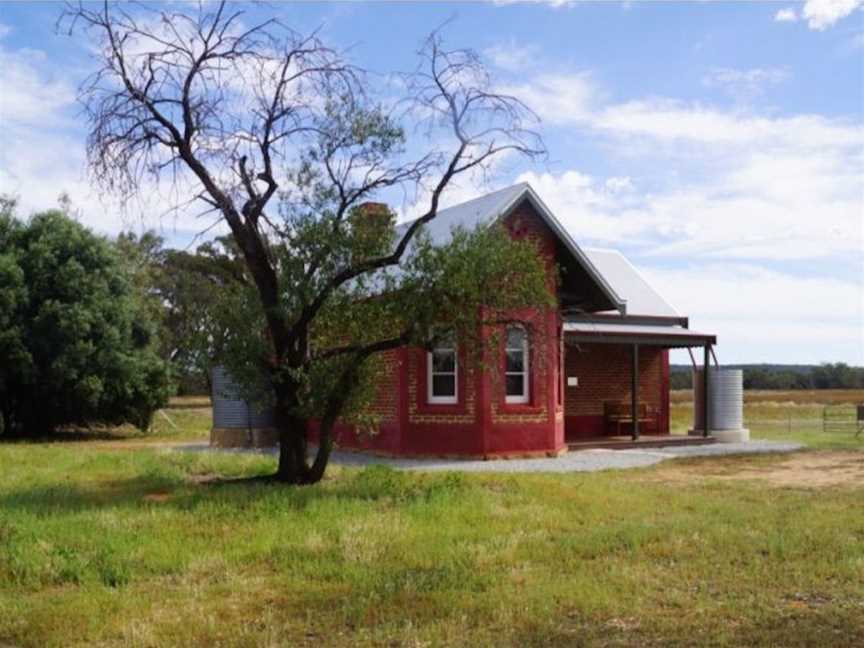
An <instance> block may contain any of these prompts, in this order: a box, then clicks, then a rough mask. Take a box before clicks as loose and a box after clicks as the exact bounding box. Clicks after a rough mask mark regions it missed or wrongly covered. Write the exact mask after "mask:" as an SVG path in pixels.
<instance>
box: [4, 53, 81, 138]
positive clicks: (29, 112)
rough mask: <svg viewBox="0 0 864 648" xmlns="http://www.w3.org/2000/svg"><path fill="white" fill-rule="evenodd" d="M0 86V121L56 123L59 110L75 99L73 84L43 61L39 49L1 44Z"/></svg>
mask: <svg viewBox="0 0 864 648" xmlns="http://www.w3.org/2000/svg"><path fill="white" fill-rule="evenodd" d="M0 89H2V92H0V121H2V122H3V123H5V124H8V123H10V122H17V123H30V124H40V125H46V124H47V125H51V124H55V125H56V122H57V121H58V120H60V119H62V118H63V116H62V114H61V110H62V109H63V108H64V107H66V106H68V105H70V104H71V103H72V102H73V101H74V100H75V91H74V89H73V88H72V86H71V85H70V84H69V83H68V81H67V80H66V79H65V78H63V76H62V75H58V74H55V73H54V72H53V71H52V70H51V69H50V66H48V65H46V56H45V53H44V52H42V51H40V50H33V49H26V48H24V49H19V50H15V51H9V50H7V49H5V48H2V47H0Z"/></svg>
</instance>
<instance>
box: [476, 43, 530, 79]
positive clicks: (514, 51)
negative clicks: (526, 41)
mask: <svg viewBox="0 0 864 648" xmlns="http://www.w3.org/2000/svg"><path fill="white" fill-rule="evenodd" d="M483 54H485V55H486V57H487V58H488V59H489V60H490V61H491V62H492V64H493V65H494V66H495V67H497V68H500V69H502V70H505V71H507V72H519V71H521V70H525V69H526V68H529V67H531V66H532V65H533V64H535V63H536V60H537V55H538V50H537V46H536V45H519V44H518V43H516V42H515V41H513V40H511V41H510V42H508V43H498V44H496V45H493V46H492V47H488V48H486V49H485V50H483Z"/></svg>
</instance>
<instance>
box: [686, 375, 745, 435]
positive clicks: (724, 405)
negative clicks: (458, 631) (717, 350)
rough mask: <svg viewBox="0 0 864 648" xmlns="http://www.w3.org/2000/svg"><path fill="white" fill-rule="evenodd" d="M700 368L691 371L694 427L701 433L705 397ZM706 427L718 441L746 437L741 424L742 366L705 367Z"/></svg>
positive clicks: (696, 432)
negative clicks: (706, 392) (740, 367)
mask: <svg viewBox="0 0 864 648" xmlns="http://www.w3.org/2000/svg"><path fill="white" fill-rule="evenodd" d="M703 371H704V370H703V369H694V371H693V429H692V430H691V434H696V435H701V434H702V431H703V430H702V424H703V421H704V419H703V412H704V411H705V398H704V396H703V389H704V383H703V380H702V377H703ZM708 430H709V434H710V435H711V436H713V437H715V438H716V439H717V440H718V441H721V442H740V441H748V440H749V438H750V432H749V430H747V429H746V428H745V427H744V372H743V371H742V370H741V369H723V368H720V367H709V369H708Z"/></svg>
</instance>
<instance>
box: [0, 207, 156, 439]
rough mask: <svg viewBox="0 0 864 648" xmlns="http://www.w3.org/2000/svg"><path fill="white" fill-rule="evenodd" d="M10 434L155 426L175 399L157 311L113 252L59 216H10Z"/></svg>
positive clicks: (6, 335)
mask: <svg viewBox="0 0 864 648" xmlns="http://www.w3.org/2000/svg"><path fill="white" fill-rule="evenodd" d="M0 305H2V307H0V418H2V421H3V423H2V427H3V431H4V433H15V434H24V435H35V434H41V433H45V432H48V431H51V430H53V429H56V428H57V427H59V426H64V425H70V424H75V425H82V424H89V423H97V422H104V423H122V422H130V423H133V424H134V425H136V426H138V427H140V428H142V429H143V428H146V427H147V426H148V425H149V422H150V417H151V415H152V413H153V411H155V410H156V409H157V408H159V407H161V406H163V405H164V404H165V403H166V402H167V398H168V396H169V394H170V391H171V381H170V372H169V370H168V366H167V365H166V363H164V362H162V361H161V360H160V359H159V357H158V356H157V355H156V353H155V350H154V341H153V334H154V327H153V324H152V322H151V319H150V316H149V312H148V308H147V305H146V304H144V303H143V302H142V300H141V299H140V298H139V295H138V294H137V293H136V291H135V289H134V287H133V284H132V279H131V276H130V274H129V273H128V272H127V271H126V269H125V268H124V265H123V263H122V262H121V259H120V257H119V256H118V254H117V252H116V251H115V250H114V248H113V247H112V246H111V244H110V243H109V242H107V241H105V240H104V239H102V238H99V237H97V236H95V235H93V234H92V233H90V232H89V231H87V230H86V229H85V228H84V227H82V226H81V225H80V224H78V223H77V222H75V221H74V220H72V219H70V218H69V217H68V216H66V215H65V214H64V213H62V212H59V211H48V212H43V213H40V214H36V215H35V216H33V217H32V218H31V219H30V220H29V221H28V222H27V223H22V222H20V221H18V220H16V219H15V217H14V215H13V213H12V210H11V209H5V210H4V211H3V213H2V214H0Z"/></svg>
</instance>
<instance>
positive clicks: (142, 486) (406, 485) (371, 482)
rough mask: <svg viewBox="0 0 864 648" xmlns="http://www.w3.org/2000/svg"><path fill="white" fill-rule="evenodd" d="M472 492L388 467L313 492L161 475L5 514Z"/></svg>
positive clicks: (9, 503) (115, 482)
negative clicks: (216, 502)
mask: <svg viewBox="0 0 864 648" xmlns="http://www.w3.org/2000/svg"><path fill="white" fill-rule="evenodd" d="M469 488H473V486H471V485H470V484H469V482H468V481H467V480H466V479H465V477H464V476H463V475H461V474H459V473H441V474H426V475H421V474H409V473H405V472H400V471H396V470H394V469H392V468H388V467H384V466H370V467H367V468H365V469H363V470H360V471H355V472H351V473H350V474H347V475H342V476H340V477H338V478H330V479H325V480H324V481H323V482H320V483H318V484H313V485H310V486H294V485H289V484H284V483H282V482H278V481H276V480H274V479H273V477H272V474H271V473H266V474H257V475H250V476H244V477H237V478H234V477H221V476H218V475H213V476H211V475H203V476H202V475H173V474H171V473H170V472H162V471H158V470H157V471H154V472H152V473H145V474H141V475H136V476H134V477H128V478H122V479H101V480H96V479H93V480H87V479H82V480H80V481H78V482H72V481H65V482H60V481H58V482H57V483H51V484H43V485H34V486H29V487H26V488H20V489H15V490H8V491H6V492H2V493H0V511H26V512H28V513H33V514H37V515H52V514H57V513H66V512H85V511H91V510H101V509H106V508H124V509H138V508H145V507H162V508H171V509H176V510H183V511H194V510H195V509H197V508H198V507H201V506H210V505H211V504H212V503H213V502H214V501H218V503H219V504H221V505H224V506H227V507H228V508H229V509H237V510H239V511H243V510H246V509H249V508H250V507H256V506H263V507H265V508H267V507H272V508H273V509H274V511H275V510H286V509H288V510H304V509H306V508H307V507H309V506H310V505H312V504H313V503H315V502H320V501H322V500H330V501H355V502H362V501H370V502H371V501H378V500H384V499H386V500H389V501H392V502H403V503H404V502H413V501H424V500H425V501H429V500H432V499H435V498H438V497H442V496H443V497H448V496H450V495H451V494H454V493H460V494H461V493H464V492H465V491H467V490H468V489H469Z"/></svg>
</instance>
